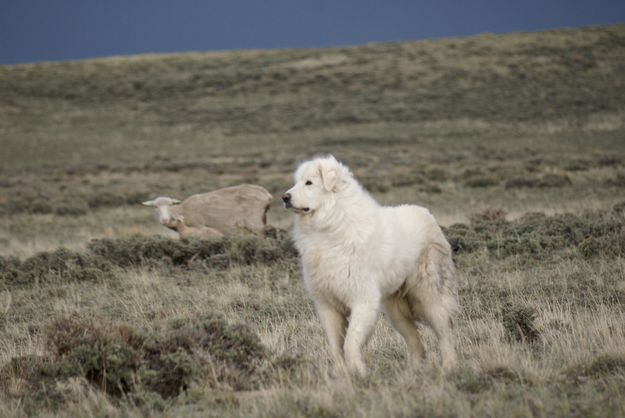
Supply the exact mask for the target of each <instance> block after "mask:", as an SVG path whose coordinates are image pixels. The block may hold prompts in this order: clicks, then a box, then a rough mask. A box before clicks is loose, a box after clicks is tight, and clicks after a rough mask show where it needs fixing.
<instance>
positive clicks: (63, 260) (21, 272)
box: [0, 248, 113, 284]
mask: <svg viewBox="0 0 625 418" xmlns="http://www.w3.org/2000/svg"><path fill="white" fill-rule="evenodd" d="M0 264H4V265H5V267H6V270H5V269H2V270H0V271H2V272H1V273H0V278H1V279H3V280H5V281H6V282H7V283H10V284H31V283H43V282H49V281H53V280H74V281H84V280H99V279H106V278H110V277H112V274H111V268H112V267H113V266H112V265H111V263H109V262H108V261H107V260H106V259H104V258H103V257H100V256H98V255H94V254H89V253H87V254H82V253H79V252H76V251H70V250H68V249H65V248H60V249H58V250H55V251H53V252H41V253H38V254H35V255H34V256H32V257H30V258H27V259H26V260H24V261H23V262H19V261H18V260H16V259H5V258H2V259H0Z"/></svg>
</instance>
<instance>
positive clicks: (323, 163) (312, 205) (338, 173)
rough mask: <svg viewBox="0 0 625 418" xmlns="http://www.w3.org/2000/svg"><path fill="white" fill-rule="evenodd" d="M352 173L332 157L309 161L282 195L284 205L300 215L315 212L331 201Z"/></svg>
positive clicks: (297, 172) (298, 170)
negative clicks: (293, 183)
mask: <svg viewBox="0 0 625 418" xmlns="http://www.w3.org/2000/svg"><path fill="white" fill-rule="evenodd" d="M350 176H351V175H350V173H349V170H347V168H346V167H345V166H343V165H342V164H341V163H339V162H338V161H337V160H336V159H335V158H334V157H332V156H329V157H326V158H317V159H314V160H311V161H307V162H305V163H303V164H302V165H300V167H299V168H298V169H297V171H296V172H295V185H294V186H293V187H291V188H290V189H289V190H287V191H286V193H285V194H284V195H283V196H282V200H283V202H284V206H285V207H286V208H287V209H292V210H294V211H295V212H296V213H298V214H300V215H307V214H312V213H314V212H315V211H317V210H319V209H320V208H322V206H324V205H328V204H331V203H332V202H333V201H334V198H335V196H334V195H335V194H336V193H337V192H339V191H340V190H341V188H342V186H343V184H344V183H345V182H346V177H350Z"/></svg>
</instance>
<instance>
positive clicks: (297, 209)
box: [284, 202, 310, 213]
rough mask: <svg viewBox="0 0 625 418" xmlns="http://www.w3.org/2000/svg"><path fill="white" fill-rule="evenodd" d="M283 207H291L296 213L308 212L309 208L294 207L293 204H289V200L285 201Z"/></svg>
mask: <svg viewBox="0 0 625 418" xmlns="http://www.w3.org/2000/svg"><path fill="white" fill-rule="evenodd" d="M284 207H285V208H286V209H293V211H294V212H296V213H308V212H310V208H296V207H295V206H293V205H292V204H291V202H285V203H284Z"/></svg>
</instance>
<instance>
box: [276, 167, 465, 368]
mask: <svg viewBox="0 0 625 418" xmlns="http://www.w3.org/2000/svg"><path fill="white" fill-rule="evenodd" d="M282 200H283V201H284V204H285V207H286V208H290V209H292V210H293V211H295V213H296V216H295V227H294V239H295V245H296V247H297V249H298V251H299V253H300V255H301V258H302V267H303V276H304V282H305V285H306V288H307V290H308V291H309V292H310V294H311V295H312V297H313V299H314V301H315V304H316V308H317V312H318V314H319V316H320V319H321V322H322V324H323V327H324V329H325V332H326V336H327V339H328V343H329V345H330V349H331V351H332V354H333V355H334V356H335V358H337V359H339V360H344V364H345V365H346V366H347V369H348V370H349V371H350V372H352V373H357V374H359V375H361V376H365V375H366V374H367V369H366V367H365V364H364V362H363V360H362V353H361V350H362V347H363V346H364V345H365V343H366V342H367V340H368V338H369V336H370V335H371V333H372V331H373V329H374V327H375V324H376V322H377V319H378V316H379V312H380V311H381V310H382V308H384V310H385V312H386V313H387V315H388V318H389V319H390V322H391V324H392V325H393V327H394V328H395V329H396V330H397V331H398V332H399V333H400V334H401V335H402V336H403V338H404V339H405V340H406V344H407V345H408V351H409V359H410V361H411V363H413V364H414V363H418V362H419V361H420V360H421V359H422V358H423V357H424V356H425V351H424V347H423V343H422V341H421V335H420V332H419V328H418V327H417V325H416V322H417V321H419V322H423V323H425V324H427V325H429V326H430V327H431V328H432V329H433V330H434V332H435V333H436V336H437V337H438V340H439V343H440V348H441V356H442V365H443V368H444V369H445V370H449V369H450V368H452V367H453V366H454V365H455V363H456V353H455V348H454V342H453V336H452V319H451V318H452V315H453V314H454V312H455V311H456V310H457V306H458V305H457V293H456V282H455V277H454V266H453V262H452V260H451V248H450V246H449V243H448V242H447V240H446V239H445V236H444V235H443V233H442V231H441V229H440V227H439V226H438V224H437V223H436V220H435V219H434V217H433V216H432V215H431V214H430V212H429V211H428V210H427V209H425V208H422V207H420V206H414V205H403V206H397V207H383V206H380V205H379V204H378V203H377V202H376V201H375V200H374V199H373V198H372V197H371V196H370V195H369V194H368V193H367V192H366V191H365V190H364V189H363V188H362V186H360V185H359V184H358V182H357V181H356V180H355V179H354V178H353V176H352V173H351V172H350V171H349V169H348V168H347V167H346V166H344V165H343V164H341V163H339V162H338V161H337V160H336V159H335V158H334V157H333V156H329V157H325V158H316V159H313V160H311V161H307V162H305V163H303V164H301V165H300V166H299V168H298V169H297V171H296V172H295V185H294V186H293V187H292V188H291V189H290V190H288V191H287V192H286V193H285V194H284V196H283V197H282ZM348 318H349V320H348Z"/></svg>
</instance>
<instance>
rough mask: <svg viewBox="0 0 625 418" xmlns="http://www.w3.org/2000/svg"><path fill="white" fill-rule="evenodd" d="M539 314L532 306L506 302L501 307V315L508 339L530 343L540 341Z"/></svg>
mask: <svg viewBox="0 0 625 418" xmlns="http://www.w3.org/2000/svg"><path fill="white" fill-rule="evenodd" d="M537 316H538V313H537V312H536V309H534V308H532V307H529V306H523V305H513V304H512V303H509V302H508V303H505V304H504V305H503V306H502V308H501V317H502V323H503V327H504V330H505V333H506V337H507V339H508V340H509V341H516V342H521V343H528V344H534V343H536V342H538V341H539V340H540V331H539V330H538V328H537V326H536V317H537Z"/></svg>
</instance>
